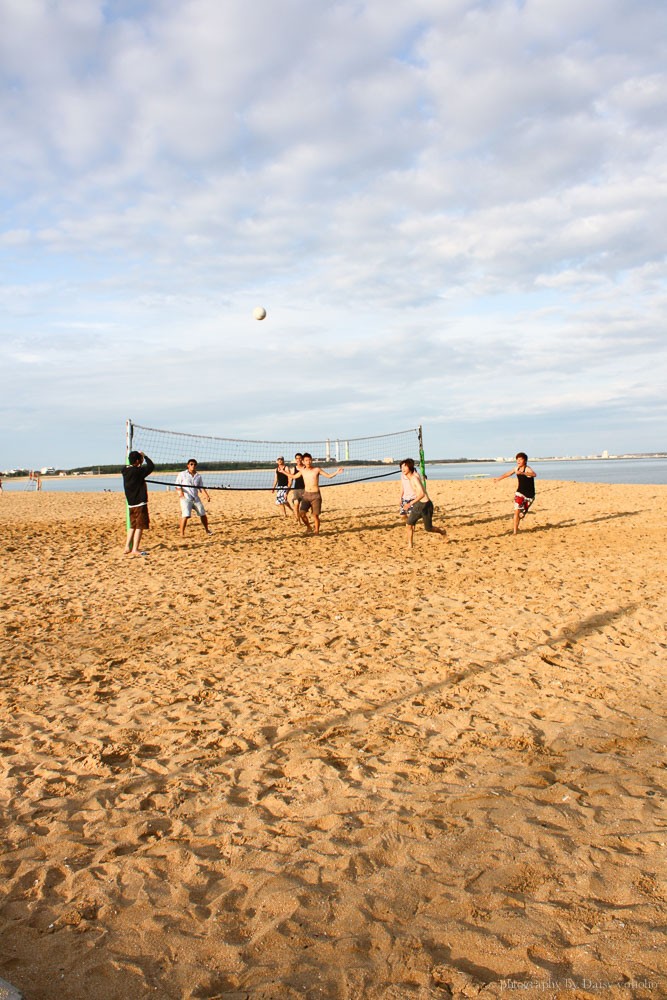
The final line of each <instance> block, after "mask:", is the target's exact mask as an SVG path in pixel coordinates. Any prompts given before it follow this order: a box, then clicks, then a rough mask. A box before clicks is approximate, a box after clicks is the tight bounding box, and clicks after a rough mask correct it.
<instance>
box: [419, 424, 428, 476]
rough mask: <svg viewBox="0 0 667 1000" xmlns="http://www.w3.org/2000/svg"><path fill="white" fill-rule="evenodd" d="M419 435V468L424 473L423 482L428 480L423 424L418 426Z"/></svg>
mask: <svg viewBox="0 0 667 1000" xmlns="http://www.w3.org/2000/svg"><path fill="white" fill-rule="evenodd" d="M417 437H418V438H419V468H420V470H421V474H422V482H423V483H425V482H426V459H425V458H424V436H423V434H422V425H421V424H420V425H419V427H418V428H417Z"/></svg>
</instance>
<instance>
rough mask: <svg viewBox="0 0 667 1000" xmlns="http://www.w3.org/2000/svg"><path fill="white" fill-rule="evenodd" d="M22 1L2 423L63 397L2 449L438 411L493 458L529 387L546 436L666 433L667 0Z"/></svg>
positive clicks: (3, 137) (326, 424) (617, 445)
mask: <svg viewBox="0 0 667 1000" xmlns="http://www.w3.org/2000/svg"><path fill="white" fill-rule="evenodd" d="M0 19H1V20H2V24H3V32H2V36H1V37H0V66H1V67H2V69H1V70H0V83H2V86H1V87H0V142H1V143H2V147H3V158H2V162H1V163H0V181H1V182H2V192H3V196H2V202H0V208H1V210H2V214H1V220H2V221H1V224H0V256H1V257H2V264H3V266H2V271H1V272H0V273H1V274H2V278H0V302H2V304H3V314H4V318H3V320H2V327H1V328H0V338H1V339H0V361H1V362H2V364H3V371H6V372H7V375H6V380H7V387H6V388H5V390H4V396H5V398H4V400H3V414H4V416H3V419H6V420H7V422H8V423H7V426H8V427H13V426H15V425H14V424H13V423H12V421H13V420H14V416H15V414H16V413H18V412H20V413H22V414H24V416H25V415H29V414H30V412H34V413H35V414H36V416H35V419H34V420H31V419H29V418H28V416H26V417H25V419H23V418H22V421H21V422H20V423H19V425H18V426H19V427H25V428H26V430H25V432H24V433H23V432H21V433H13V434H12V435H11V437H10V438H7V436H5V437H6V440H7V441H9V442H10V443H11V445H12V447H14V448H15V449H16V451H15V452H13V453H12V454H7V455H6V456H0V465H11V464H30V461H31V455H33V454H34V458H35V460H36V459H37V458H39V460H42V459H43V461H46V460H47V459H48V461H49V463H51V464H53V463H56V464H61V463H66V462H67V461H71V462H72V463H73V462H75V461H79V460H80V461H85V460H88V459H90V460H97V459H99V460H100V461H103V460H104V459H105V456H106V454H108V451H109V449H110V448H113V449H115V447H116V445H115V444H112V442H115V440H116V437H117V435H118V433H119V432H118V429H117V427H116V426H115V424H117V423H118V421H119V420H121V422H122V419H124V417H125V416H126V415H127V411H128V410H131V411H132V415H133V417H134V418H135V419H137V420H140V422H141V418H143V422H156V421H153V418H152V416H151V414H159V415H160V419H161V420H163V422H166V423H167V425H169V424H170V425H172V426H175V427H178V426H181V425H182V424H183V423H184V422H185V423H187V424H188V425H189V423H190V422H191V421H192V420H193V419H196V421H197V423H198V424H199V426H198V428H197V429H198V430H200V431H204V432H206V429H207V427H208V428H209V432H210V433H221V434H224V433H230V434H232V435H234V434H236V433H239V434H240V435H241V436H249V434H250V432H251V431H252V432H253V433H255V434H256V435H257V436H264V435H265V433H266V432H265V430H264V429H263V428H264V427H265V426H266V425H270V426H272V427H274V428H275V426H276V424H278V423H280V422H283V423H284V424H285V425H286V431H287V426H289V427H291V428H292V432H295V433H298V431H299V428H300V426H301V424H302V423H303V421H304V420H306V421H307V422H308V424H309V427H308V431H309V433H311V434H315V435H316V436H320V435H324V436H325V435H326V434H328V433H332V434H337V433H342V434H350V433H353V434H354V435H357V436H358V435H361V434H363V433H365V432H366V429H368V433H376V432H380V431H382V430H392V429H394V426H395V424H398V425H399V426H403V425H406V426H412V425H413V424H414V423H415V422H417V420H418V419H419V418H420V417H421V418H423V419H424V421H426V420H427V419H428V420H430V421H431V422H432V424H433V426H434V428H442V431H441V432H440V433H442V434H444V429H445V426H446V425H448V426H451V427H456V432H457V434H459V435H460V443H459V444H458V446H457V447H455V448H453V449H450V453H452V451H453V453H455V454H464V453H465V452H469V453H471V454H474V453H480V451H481V453H483V454H489V453H491V454H493V453H494V452H496V451H499V452H502V451H507V446H503V445H502V444H501V442H500V441H499V438H500V437H502V435H503V433H506V434H507V435H511V434H512V433H515V426H516V425H515V424H514V423H513V422H512V420H511V419H509V418H508V416H507V415H508V413H509V412H511V410H512V408H513V407H514V406H515V403H514V402H513V400H516V399H520V400H521V401H522V404H523V401H524V400H525V408H526V412H527V413H530V415H531V429H536V430H535V432H536V433H537V434H538V435H539V433H540V431H539V428H540V426H542V427H543V428H544V439H545V448H544V450H545V451H546V450H549V448H548V447H547V440H548V443H549V444H550V443H551V442H552V441H553V439H554V437H555V436H556V435H557V433H558V425H557V418H558V416H559V415H560V418H561V421H562V427H563V433H564V434H565V429H566V428H569V425H570V422H571V418H572V414H574V413H575V412H576V413H579V412H580V411H581V408H583V409H584V410H585V411H586V412H587V413H590V412H591V411H595V409H596V408H597V411H598V413H599V414H601V415H602V414H603V415H604V419H607V420H609V424H610V427H613V428H614V433H615V434H617V435H618V438H619V440H618V441H616V442H607V445H606V446H608V447H610V449H611V450H619V451H623V450H627V449H629V448H631V447H633V446H634V447H635V448H636V449H642V448H644V447H646V448H649V447H653V448H656V447H658V446H659V445H660V443H661V442H662V440H663V436H664V435H662V433H661V431H662V430H664V428H661V427H660V426H659V424H658V425H657V426H654V427H651V426H650V425H647V422H646V416H645V406H646V405H647V400H654V401H655V400H659V399H660V398H661V393H662V394H663V395H664V378H663V377H662V376H661V372H664V362H665V347H664V335H663V333H662V330H663V320H662V317H663V316H664V305H665V267H664V232H665V224H666V223H667V218H666V215H667V210H666V209H665V205H667V199H666V198H665V194H666V190H665V188H666V179H667V155H666V151H665V143H664V112H663V108H664V103H665V97H666V96H667V74H665V70H664V66H663V61H664V59H663V52H662V41H661V40H662V39H663V38H664V34H665V28H666V27H667V24H666V23H665V22H666V21H667V13H666V10H665V8H664V5H663V4H662V2H659V0H653V2H651V0H648V2H646V3H643V4H641V5H636V4H632V3H630V0H611V2H609V0H605V2H602V0H591V2H590V3H587V4H581V3H580V2H575V0H562V2H560V3H559V4H558V5H554V4H553V3H550V2H547V0H525V2H515V0H484V2H482V0H444V2H443V0H437V2H436V0H415V2H414V3H413V4H411V5H392V4H389V5H388V4H386V3H383V2H381V0H365V2H357V0H354V2H353V0H342V2H338V3H328V2H325V3H321V4H318V3H315V4H314V3H312V2H311V0H287V2H286V3H284V4H280V5H275V4H271V3H269V0H257V2H256V3H253V4H250V5H247V4H242V3H241V2H240V0H225V2H220V0H191V2H189V3H187V4H185V3H182V2H180V0H179V2H177V0H122V2H121V0H115V2H112V3H103V2H102V0H69V2H64V0H63V2H62V3H59V4H52V3H48V2H46V0H20V2H19V0H0ZM258 302H261V303H262V304H264V305H265V306H266V307H267V308H268V310H269V316H268V319H267V321H266V322H265V323H264V324H262V325H257V324H253V322H252V320H251V319H250V314H251V310H252V307H253V306H254V305H255V304H257V303H258ZM134 373H139V374H138V375H137V377H136V381H135V379H134V378H133V376H134ZM277 376H279V377H280V379H282V378H284V377H285V378H288V379H289V382H290V383H292V382H293V383H295V384H298V386H299V391H298V392H297V393H292V392H288V393H282V392H276V378H277ZM184 384H185V385H186V386H187V389H188V394H189V395H191V394H192V390H195V392H196V395H195V399H196V407H195V409H196V418H195V417H193V410H192V407H185V406H180V405H178V403H175V402H174V401H175V400H178V398H179V394H181V392H182V387H183V385H184ZM614 408H615V409H614ZM140 411H147V412H140ZM621 412H622V414H623V419H622V420H620V419H618V420H617V419H616V418H615V417H614V413H619V414H620V413H621ZM661 412H662V411H661ZM46 414H48V416H46ZM76 414H79V415H80V418H81V420H82V421H83V422H84V423H86V424H87V425H88V426H90V427H94V428H95V434H96V436H97V437H96V440H95V441H91V442H84V444H81V443H80V438H79V437H77V438H76V441H77V443H76V444H74V443H73V441H74V438H73V436H72V434H71V433H70V431H69V427H70V422H71V421H72V420H73V419H74V417H75V415H76ZM633 414H634V415H635V416H633ZM40 415H41V419H40ZM601 419H602V418H601ZM591 420H592V418H591ZM313 421H314V422H315V423H316V424H317V426H313ZM447 422H449V424H447ZM333 424H335V426H332V425H333ZM579 424H580V432H581V434H582V442H581V448H580V450H581V451H583V452H586V451H589V450H591V448H592V447H593V442H588V441H587V440H586V425H585V424H584V423H581V422H579ZM485 428H486V433H487V434H488V436H489V446H488V448H487V447H486V445H485V442H484V437H483V435H484V433H485V430H484V429H485ZM184 429H189V426H188V427H187V428H184ZM568 433H569V431H568ZM442 440H444V437H443V438H442ZM47 442H48V445H47ZM496 442H497V443H496ZM508 444H509V450H510V451H512V449H513V447H514V445H513V444H511V443H509V442H508ZM6 446H7V445H6ZM663 446H664V445H663ZM45 448H48V454H46V455H45ZM82 448H83V449H85V450H84V451H82V450H81V449H82ZM95 449H98V450H99V454H98V451H96V450H95ZM531 449H532V450H534V447H533V446H532V445H531ZM74 450H76V454H73V451H74ZM551 450H559V449H558V448H557V447H556V446H555V445H554V446H553V448H552V449H551ZM36 451H38V452H39V454H38V455H37V454H36V453H35V452H36ZM26 452H29V453H30V454H28V455H26V454H25V453H26ZM70 456H71V457H70ZM43 461H42V464H43Z"/></svg>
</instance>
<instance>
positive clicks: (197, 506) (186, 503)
mask: <svg viewBox="0 0 667 1000" xmlns="http://www.w3.org/2000/svg"><path fill="white" fill-rule="evenodd" d="M193 510H196V511H197V513H198V514H199V516H200V517H203V516H204V514H205V513H206V509H205V507H204V504H203V503H202V502H201V500H200V499H199V498H198V497H197V499H195V497H190V496H188V495H187V493H186V494H185V496H184V497H181V517H190V515H191V514H192V511H193Z"/></svg>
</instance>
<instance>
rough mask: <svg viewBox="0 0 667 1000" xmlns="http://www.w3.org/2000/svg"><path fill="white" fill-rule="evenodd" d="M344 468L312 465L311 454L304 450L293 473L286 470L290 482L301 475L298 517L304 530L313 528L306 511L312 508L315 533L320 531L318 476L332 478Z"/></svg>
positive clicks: (320, 505)
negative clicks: (298, 465) (296, 469)
mask: <svg viewBox="0 0 667 1000" xmlns="http://www.w3.org/2000/svg"><path fill="white" fill-rule="evenodd" d="M344 471H345V470H344V469H342V468H340V469H336V471H335V472H325V471H324V469H321V468H320V467H319V466H317V465H313V456H312V455H311V454H310V453H309V452H307V451H305V452H304V453H303V465H302V466H301V468H300V469H299V470H298V472H297V473H296V474H295V473H293V472H288V473H287V476H288V477H289V480H290V482H292V480H294V479H298V477H299V476H303V485H304V490H303V496H302V498H301V501H300V503H299V519H300V520H301V522H302V523H303V524H305V526H306V531H308V532H309V533H310V532H311V531H312V530H313V529H312V528H311V526H310V521H309V520H308V511H309V510H312V512H313V520H314V521H315V534H316V535H319V533H320V514H321V513H322V494H321V493H320V476H324V477H325V479H333V478H334V476H338V475H340V473H341V472H344Z"/></svg>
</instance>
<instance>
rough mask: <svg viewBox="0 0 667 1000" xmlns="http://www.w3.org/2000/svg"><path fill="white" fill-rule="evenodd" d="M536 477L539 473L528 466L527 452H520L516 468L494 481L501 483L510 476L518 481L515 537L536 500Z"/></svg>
mask: <svg viewBox="0 0 667 1000" xmlns="http://www.w3.org/2000/svg"><path fill="white" fill-rule="evenodd" d="M536 475H537V473H535V472H533V470H532V469H531V467H530V466H529V465H528V455H526V453H525V451H519V452H517V454H516V468H515V469H510V470H509V471H508V472H505V473H503V475H502V476H498V477H497V478H496V479H494V480H493V481H494V483H499V482H500V480H501V479H507V477H508V476H516V478H517V480H518V482H517V487H516V493H515V494H514V534H515V535H516V533H517V531H518V530H519V524H520V522H521V521H523V519H524V517H525V516H526V514H527V513H528V510H529V509H530V507H531V505H532V503H533V501H534V500H535V476H536Z"/></svg>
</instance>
